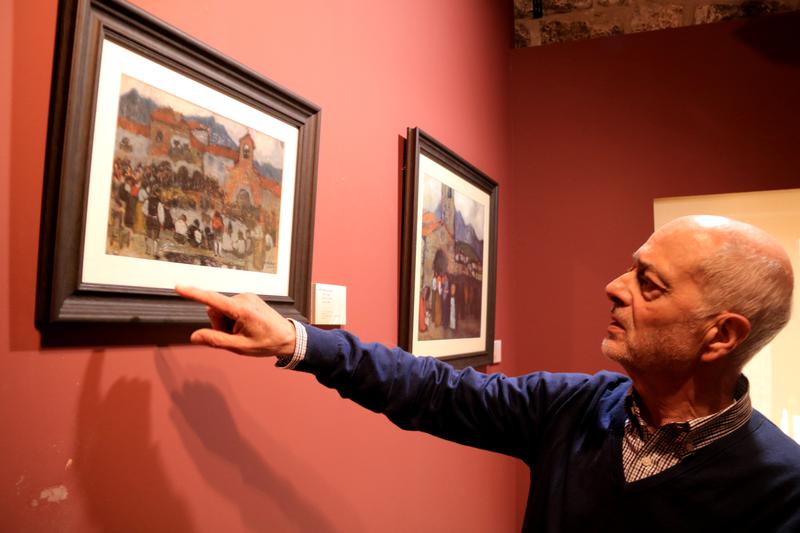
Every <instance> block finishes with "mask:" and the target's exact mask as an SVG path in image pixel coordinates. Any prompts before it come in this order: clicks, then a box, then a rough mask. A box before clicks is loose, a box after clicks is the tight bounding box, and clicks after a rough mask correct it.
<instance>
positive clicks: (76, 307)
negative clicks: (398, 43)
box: [36, 0, 321, 341]
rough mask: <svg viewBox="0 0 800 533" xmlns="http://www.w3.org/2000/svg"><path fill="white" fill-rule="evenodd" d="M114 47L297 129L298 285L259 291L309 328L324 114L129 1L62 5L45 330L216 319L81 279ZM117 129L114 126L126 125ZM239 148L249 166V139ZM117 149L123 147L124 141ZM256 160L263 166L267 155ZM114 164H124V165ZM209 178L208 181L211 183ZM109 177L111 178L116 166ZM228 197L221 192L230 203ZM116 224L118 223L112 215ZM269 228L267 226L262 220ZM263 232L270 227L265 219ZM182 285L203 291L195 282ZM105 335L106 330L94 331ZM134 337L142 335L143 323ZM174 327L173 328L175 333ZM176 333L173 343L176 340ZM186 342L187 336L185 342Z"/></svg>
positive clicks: (50, 148)
mask: <svg viewBox="0 0 800 533" xmlns="http://www.w3.org/2000/svg"><path fill="white" fill-rule="evenodd" d="M106 43H113V45H117V46H119V47H121V48H122V49H124V50H125V51H127V52H125V53H131V54H133V55H135V56H139V57H141V58H143V59H142V61H143V62H145V64H148V65H149V64H150V63H152V64H153V65H154V67H153V68H165V69H168V71H169V72H174V73H175V74H176V75H177V76H179V77H183V78H185V79H186V80H188V81H187V83H189V84H191V83H197V84H199V85H198V87H201V88H203V89H202V90H203V91H205V90H207V91H211V92H209V94H218V95H220V98H223V99H229V100H225V101H226V102H227V101H230V102H233V103H232V104H231V105H234V106H243V108H244V109H246V110H251V111H252V113H254V114H255V115H254V116H256V115H257V116H267V117H271V118H272V119H274V120H275V121H276V122H275V123H276V124H278V125H285V127H286V128H287V131H294V130H295V129H296V131H297V136H296V145H293V146H296V152H295V156H294V157H295V160H296V164H295V165H291V167H292V168H294V178H293V180H294V184H293V189H294V190H293V195H292V196H293V198H292V199H287V200H285V202H287V203H286V204H279V205H281V206H283V205H291V207H292V209H291V213H292V214H293V216H292V218H291V219H290V220H289V219H287V220H286V221H283V220H281V222H283V223H284V224H287V223H288V224H291V226H290V227H291V234H290V235H291V239H289V240H290V242H291V244H290V246H289V245H287V244H285V243H281V244H282V245H283V246H284V248H283V250H285V251H284V252H283V253H288V254H289V260H288V265H289V266H288V271H286V272H285V275H286V276H287V277H288V283H285V284H286V287H287V288H286V290H285V294H269V293H264V292H263V291H262V290H259V286H258V284H257V283H253V286H252V289H251V290H249V292H254V293H256V294H259V295H260V296H261V297H262V298H263V299H264V300H266V301H267V302H269V303H270V304H271V305H272V306H273V307H275V308H276V309H277V310H278V311H279V312H280V313H282V314H283V315H284V316H287V317H292V318H296V319H298V320H302V321H306V320H307V317H308V315H309V305H310V302H309V300H310V276H311V260H312V242H313V226H314V206H315V194H316V174H317V159H318V146H319V134H320V117H321V111H320V108H319V107H317V106H316V105H315V104H313V103H311V102H309V101H307V100H304V99H303V98H301V97H299V96H297V95H295V94H292V93H291V92H290V91H288V90H287V89H284V88H282V87H280V86H278V85H277V84H275V83H274V82H272V81H270V80H268V79H267V78H265V77H264V76H262V75H261V74H259V73H258V72H255V71H253V70H251V69H249V68H247V67H245V66H243V65H241V64H239V63H237V62H235V61H234V60H232V59H230V58H228V57H225V56H224V55H222V54H221V53H220V52H217V51H215V50H213V49H211V48H209V47H208V46H206V45H204V44H203V43H201V42H199V41H198V40H196V39H194V38H192V37H190V36H188V35H186V34H185V33H182V32H181V31H179V30H177V29H176V28H174V27H171V26H169V25H167V24H166V23H164V22H162V21H160V20H158V19H156V18H154V17H153V16H151V15H149V14H148V13H146V12H144V11H143V10H141V9H139V8H137V7H135V6H132V5H131V4H128V3H126V2H123V1H119V0H62V1H61V2H60V4H59V12H58V28H57V36H56V48H55V49H56V52H55V59H54V66H53V78H52V89H51V91H52V93H51V101H50V115H49V124H48V134H47V148H46V162H45V175H44V190H43V199H42V216H41V233H40V244H39V264H38V281H37V308H36V325H37V327H38V328H39V329H40V330H41V331H43V332H45V331H48V330H58V329H59V328H61V329H62V330H63V329H64V328H65V326H70V325H73V324H79V325H80V324H86V323H90V324H97V323H105V324H107V325H109V324H112V323H116V324H124V325H129V324H131V323H137V324H150V325H152V327H154V328H156V329H157V328H158V325H159V324H160V325H162V327H163V325H165V324H166V325H167V326H168V325H170V324H184V325H192V324H202V323H205V322H206V320H207V318H206V314H205V309H204V307H203V306H201V305H198V304H195V303H192V302H188V301H185V300H183V299H181V298H179V297H178V296H177V295H176V294H175V292H174V290H173V289H172V287H143V286H134V285H130V286H129V285H126V284H124V283H122V284H117V283H93V282H87V281H86V280H85V279H83V278H82V274H84V273H85V272H84V267H86V266H87V265H85V264H84V262H83V261H84V255H83V254H84V251H85V250H84V248H85V247H86V246H87V243H86V241H87V239H86V235H88V234H89V231H86V230H87V229H88V228H87V218H88V217H87V209H88V208H87V205H88V204H87V202H88V201H89V191H90V181H91V180H92V179H93V178H92V174H91V171H90V166H91V164H92V158H93V157H99V156H98V155H97V154H98V153H99V150H100V149H99V148H98V149H97V152H95V153H93V150H94V148H95V147H94V146H93V141H92V140H93V138H94V134H95V126H96V124H97V123H99V122H100V121H107V118H103V117H101V116H100V111H99V108H98V88H99V86H100V83H101V82H100V79H99V77H100V74H101V55H102V53H103V50H104V47H105V48H107V49H110V48H111V46H110V45H107V44H106ZM147 62H149V63H147ZM183 78H181V79H183ZM179 96H181V95H179ZM181 97H183V96H181ZM120 116H122V114H121V112H120ZM112 120H117V121H118V120H119V118H116V119H112ZM104 123H105V122H104ZM117 123H118V122H114V124H115V127H118V126H116V124H117ZM281 127H283V126H281ZM210 135H212V134H209V137H210ZM191 140H192V141H194V139H191ZM205 142H207V143H211V142H212V141H205ZM293 142H294V141H293ZM176 146H178V145H176ZM238 146H239V150H240V153H239V157H240V159H241V157H242V155H241V150H242V149H243V148H242V140H241V139H240V140H239V145H238ZM281 146H283V145H281ZM112 147H114V148H113V150H116V145H115V144H114V143H113V142H112ZM248 150H249V149H248ZM198 157H199V156H198ZM204 157H205V156H204ZM252 159H253V160H254V161H255V159H256V156H255V155H253V156H252ZM114 161H115V164H116V159H115V160H114ZM252 164H253V165H255V163H252ZM287 168H289V167H288V166H287ZM284 170H285V169H282V172H283V171H284ZM260 171H261V170H259V172H260ZM201 174H202V177H203V178H204V179H205V178H207V177H208V176H206V175H205V174H203V173H201ZM284 174H285V172H284ZM284 174H282V175H284ZM108 176H109V177H108V179H109V180H110V179H111V177H110V176H111V169H110V168H109V170H108ZM279 183H281V187H283V189H278V192H279V194H278V195H277V196H280V192H281V191H283V190H284V189H285V188H286V187H285V186H284V185H285V183H284V182H279ZM284 192H285V191H284ZM259 194H261V193H260V192H259ZM221 195H222V193H219V197H222V196H221ZM287 196H288V195H287ZM107 198H108V196H107ZM254 198H255V197H254ZM220 201H223V200H220ZM110 203H113V199H112V200H111V202H110ZM155 203H156V202H155V201H153V204H155ZM162 203H165V202H162ZM242 205H243V204H242ZM239 207H240V208H241V209H242V210H243V209H244V207H242V206H239ZM248 208H250V209H251V211H249V212H248V213H251V214H252V213H256V212H257V213H258V216H261V214H262V212H261V211H260V210H259V211H255V209H256V207H253V206H250V205H249V204H248ZM107 209H109V208H107ZM259 209H260V208H259ZM281 209H283V207H281ZM241 212H244V211H241ZM288 212H290V211H289V210H288V209H283V211H280V210H279V215H280V216H283V213H288ZM253 216H255V215H253ZM106 220H107V221H109V224H110V220H111V218H107V219H106ZM258 220H259V224H261V223H260V221H261V219H260V218H259V219H258ZM275 226H278V224H275ZM260 227H261V226H260ZM263 227H264V228H266V227H267V224H266V222H265V223H264V224H263ZM101 231H103V230H101ZM177 232H178V230H177V229H176V230H175V233H177ZM201 237H202V236H201ZM107 238H108V237H106V239H107ZM209 240H210V239H209ZM154 246H155V248H154V249H153V250H154V253H156V252H158V251H160V249H159V248H158V245H157V244H156V245H154ZM275 248H276V249H277V245H276V246H275ZM275 254H276V255H277V254H278V252H277V251H276V252H275ZM155 257H158V256H155ZM158 263H165V261H144V262H142V263H141V264H140V266H137V267H136V268H140V267H141V268H144V269H147V268H150V265H151V264H152V265H155V264H158ZM175 268H179V267H175ZM186 268H187V269H188V268H193V267H190V266H187V267H186ZM212 268H213V267H212ZM277 268H278V267H276V269H277ZM218 270H222V269H221V268H219V269H218ZM180 281H181V282H184V283H190V284H196V283H194V282H193V280H192V278H191V276H188V277H187V278H185V279H182V280H180ZM220 292H243V291H239V290H236V291H224V290H221V291H220ZM128 327H129V326H128ZM98 329H101V328H95V330H98ZM134 329H136V330H137V331H139V332H140V331H141V329H140V327H137V328H134ZM166 330H167V331H170V330H171V329H170V328H169V327H167V328H166ZM174 330H175V331H176V332H180V333H176V335H183V334H184V333H183V331H182V330H181V329H180V328H174ZM170 337H171V336H170V335H169V334H167V335H166V339H167V340H169V339H170ZM138 338H139V340H142V339H146V338H147V336H146V335H145V336H141V335H138ZM178 338H180V339H181V340H185V337H178ZM160 339H161V341H164V339H165V337H164V336H163V335H162V336H161V337H160Z"/></svg>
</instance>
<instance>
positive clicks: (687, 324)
mask: <svg viewBox="0 0 800 533" xmlns="http://www.w3.org/2000/svg"><path fill="white" fill-rule="evenodd" d="M711 247H712V243H711V239H710V237H709V236H708V234H706V233H703V232H702V231H701V232H697V231H691V230H690V229H687V228H682V227H678V228H675V227H674V226H673V227H670V228H669V229H666V230H661V231H658V232H656V233H654V234H653V235H652V236H651V237H650V239H648V241H647V242H646V243H644V244H643V245H642V247H641V248H639V250H638V251H637V252H636V253H635V254H634V257H633V259H634V261H633V266H632V267H631V268H630V269H629V270H628V271H627V272H625V273H624V274H622V275H620V276H619V277H618V278H616V279H614V280H613V281H611V283H609V284H608V285H607V286H606V293H607V294H608V297H609V299H610V300H611V302H612V303H613V307H612V309H611V318H612V322H611V324H610V325H609V326H608V331H607V333H606V336H605V338H604V339H603V344H602V349H603V353H604V354H605V355H606V357H608V358H610V359H612V360H614V361H617V362H618V363H620V364H621V365H622V366H623V367H624V368H625V369H626V370H628V371H629V372H630V371H633V372H636V371H666V372H672V371H678V370H681V369H685V368H688V367H689V366H691V365H693V364H694V362H695V361H696V359H697V355H698V354H699V351H700V347H701V343H702V338H703V334H704V325H705V324H706V323H707V321H706V320H704V315H703V312H704V310H703V303H704V301H703V297H702V294H701V292H700V287H699V285H698V283H697V281H696V279H695V278H694V276H695V275H696V272H697V266H698V265H699V263H700V261H701V260H702V259H703V258H704V257H706V254H708V253H710V252H709V250H710V249H711Z"/></svg>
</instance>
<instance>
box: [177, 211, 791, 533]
mask: <svg viewBox="0 0 800 533" xmlns="http://www.w3.org/2000/svg"><path fill="white" fill-rule="evenodd" d="M792 286H793V280H792V269H791V265H790V262H789V258H788V257H787V255H786V253H785V252H784V250H783V249H782V248H781V247H780V246H779V245H778V244H777V243H776V242H775V241H774V240H773V239H772V238H771V237H770V236H768V235H767V234H765V233H764V232H762V231H760V230H758V229H756V228H754V227H752V226H749V225H747V224H743V223H740V222H736V221H733V220H729V219H725V218H721V217H707V216H700V217H685V218H681V219H678V220H676V221H674V222H672V223H670V224H668V225H666V226H664V227H663V228H662V229H660V230H659V231H657V232H656V233H654V234H653V235H652V236H651V237H650V239H648V241H647V242H646V243H645V244H644V245H642V247H641V248H639V250H638V251H637V252H636V253H635V254H634V256H633V265H632V266H631V268H630V269H629V270H628V271H627V272H625V273H624V274H622V275H621V276H619V277H618V278H616V279H615V280H613V281H612V282H611V283H609V284H608V286H607V287H606V292H607V294H608V297H609V298H610V300H611V302H612V309H611V324H610V325H609V327H608V331H607V333H606V335H605V338H604V339H603V343H602V350H603V353H604V354H605V355H606V356H607V357H609V358H611V359H613V360H615V361H618V362H619V363H620V364H621V365H622V366H623V367H624V369H625V370H626V371H627V373H628V375H629V376H630V377H626V376H623V375H621V374H617V373H612V372H599V373H597V374H595V375H584V374H550V373H546V372H537V373H533V374H529V375H526V376H520V377H516V378H507V377H505V376H502V375H498V374H494V375H491V376H489V375H485V374H482V373H479V372H476V371H474V370H472V369H466V370H464V371H461V372H457V371H455V370H454V369H452V367H450V366H449V365H447V364H444V363H442V362H440V361H438V360H436V359H433V358H427V357H414V356H412V355H410V354H407V353H406V352H403V351H402V350H400V349H397V348H395V349H389V348H386V347H384V346H381V345H378V344H363V343H361V342H360V341H359V340H358V339H357V338H355V337H354V336H352V335H351V334H349V333H347V332H345V331H322V330H319V329H316V328H313V327H310V326H303V325H300V324H298V323H293V322H290V321H287V320H285V319H283V318H282V317H281V316H280V315H278V314H277V313H276V312H275V311H273V310H272V309H271V308H269V307H268V306H266V305H265V304H264V303H263V302H262V301H261V300H260V299H259V298H257V297H255V296H253V295H239V296H235V297H233V298H227V297H225V296H222V295H219V294H216V293H210V292H207V291H201V290H198V289H193V288H187V287H179V288H178V289H177V290H178V292H179V293H180V294H182V295H183V296H185V297H188V298H192V299H194V300H197V301H199V302H202V303H205V304H206V305H208V306H209V312H208V314H209V318H210V321H211V325H212V328H211V329H201V330H198V331H196V332H194V333H193V334H192V342H195V343H199V344H206V345H209V346H214V347H219V348H226V349H229V350H232V351H234V352H236V353H240V354H245V355H275V356H278V358H279V359H278V365H279V366H284V367H286V368H296V369H297V370H302V371H305V372H310V373H312V374H314V375H315V376H316V377H317V379H318V380H319V381H320V382H321V383H322V384H324V385H326V386H329V387H333V388H336V389H337V390H338V391H339V393H340V394H341V395H342V396H343V397H346V398H351V399H352V400H354V401H356V402H358V403H359V404H361V405H363V406H365V407H367V408H369V409H372V410H374V411H377V412H381V413H384V414H385V415H386V416H387V417H388V418H389V419H390V420H392V421H393V422H394V423H395V424H397V425H398V426H400V427H402V428H405V429H415V430H422V431H426V432H429V433H431V434H434V435H437V436H440V437H443V438H446V439H449V440H452V441H455V442H459V443H462V444H466V445H470V446H476V447H479V448H484V449H487V450H492V451H496V452H500V453H504V454H508V455H512V456H514V457H518V458H520V459H522V460H523V461H525V462H526V463H527V464H528V465H529V466H530V468H531V490H530V494H529V497H528V507H527V511H526V516H525V522H524V526H523V529H524V530H525V531H554V532H559V531H632V530H648V531H656V530H657V531H661V530H663V531H695V530H697V531H723V530H727V531H786V532H789V531H794V532H797V531H800V446H798V445H797V444H796V443H794V442H793V441H792V440H791V439H789V438H788V437H787V436H786V435H784V434H783V433H782V432H781V431H780V430H779V429H778V428H776V427H775V426H774V425H773V424H772V423H770V422H769V421H768V420H766V419H765V418H764V416H763V415H762V414H761V413H759V412H758V411H755V410H753V409H752V407H751V405H750V399H749V396H748V384H747V380H746V378H744V376H742V374H741V372H742V368H743V366H744V365H745V363H746V362H747V361H748V360H749V359H750V358H751V357H752V356H753V355H754V354H755V353H756V352H757V351H758V350H759V349H760V348H761V347H762V346H764V345H765V344H766V343H767V342H769V340H770V339H772V338H773V337H774V336H775V334H776V333H777V332H778V331H780V329H781V328H782V327H783V326H784V325H785V324H786V322H787V321H788V319H789V313H790V307H791V297H792Z"/></svg>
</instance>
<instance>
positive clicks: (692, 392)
mask: <svg viewBox="0 0 800 533" xmlns="http://www.w3.org/2000/svg"><path fill="white" fill-rule="evenodd" d="M736 377H738V376H736ZM736 377H735V378H734V379H733V380H720V379H719V376H717V382H716V383H714V384H709V383H706V382H705V380H698V379H697V378H696V376H692V377H690V378H687V379H672V380H663V379H658V380H648V379H641V378H637V376H635V375H634V374H631V378H632V379H633V384H634V385H633V387H634V390H635V391H636V394H637V395H638V399H637V400H638V404H639V408H640V410H641V416H642V418H643V419H644V420H645V421H646V422H647V425H648V426H650V427H653V428H659V427H661V426H663V425H666V424H670V423H674V422H688V421H689V420H694V419H695V418H701V417H704V416H708V415H713V414H714V413H718V412H719V411H722V410H723V409H725V408H726V407H728V406H729V405H731V404H732V403H733V402H734V389H735V386H736Z"/></svg>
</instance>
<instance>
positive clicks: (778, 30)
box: [736, 11, 800, 67]
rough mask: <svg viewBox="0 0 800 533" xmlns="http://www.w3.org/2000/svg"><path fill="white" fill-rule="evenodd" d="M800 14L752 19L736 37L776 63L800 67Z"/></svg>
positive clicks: (783, 14) (740, 29)
mask: <svg viewBox="0 0 800 533" xmlns="http://www.w3.org/2000/svg"><path fill="white" fill-rule="evenodd" d="M798 35H800V12H798V11H795V12H791V13H782V14H779V15H767V16H763V17H758V18H754V19H750V20H749V21H748V22H747V23H745V24H744V25H743V26H742V27H741V28H739V29H738V30H736V37H737V38H738V39H740V40H742V41H744V42H745V43H747V44H748V45H749V46H751V47H752V48H754V49H755V50H757V51H758V52H759V53H761V54H762V55H764V57H766V58H767V59H768V60H770V61H773V62H775V63H782V64H785V65H789V66H793V67H800V40H798V38H797V36H798Z"/></svg>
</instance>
